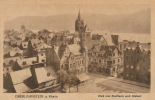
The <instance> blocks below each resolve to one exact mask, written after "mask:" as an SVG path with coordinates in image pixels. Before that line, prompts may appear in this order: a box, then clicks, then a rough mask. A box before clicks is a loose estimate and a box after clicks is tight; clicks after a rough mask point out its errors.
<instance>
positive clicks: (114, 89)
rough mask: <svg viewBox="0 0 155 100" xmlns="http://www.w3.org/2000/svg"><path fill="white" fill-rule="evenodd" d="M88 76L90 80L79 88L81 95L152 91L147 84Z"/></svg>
mask: <svg viewBox="0 0 155 100" xmlns="http://www.w3.org/2000/svg"><path fill="white" fill-rule="evenodd" d="M88 76H89V77H90V80H89V81H88V82H86V83H82V84H81V85H80V86H79V88H78V92H79V93H148V92H149V91H150V89H149V87H148V85H146V84H141V83H137V82H132V81H128V80H127V81H126V80H121V79H118V78H114V77H105V76H96V75H88ZM139 84H140V85H139ZM71 92H77V88H76V87H74V88H72V89H71Z"/></svg>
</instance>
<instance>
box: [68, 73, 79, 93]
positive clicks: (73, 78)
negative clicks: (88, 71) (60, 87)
mask: <svg viewBox="0 0 155 100" xmlns="http://www.w3.org/2000/svg"><path fill="white" fill-rule="evenodd" d="M68 82H69V92H70V87H72V86H77V92H78V85H79V84H80V80H79V78H78V77H77V76H75V75H71V76H69V81H68Z"/></svg>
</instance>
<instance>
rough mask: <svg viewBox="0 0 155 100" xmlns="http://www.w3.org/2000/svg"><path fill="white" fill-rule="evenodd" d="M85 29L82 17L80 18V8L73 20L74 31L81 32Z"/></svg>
mask: <svg viewBox="0 0 155 100" xmlns="http://www.w3.org/2000/svg"><path fill="white" fill-rule="evenodd" d="M84 30H85V25H84V21H83V19H81V15H80V10H79V14H78V18H77V19H76V21H75V31H77V32H79V33H82V32H84Z"/></svg>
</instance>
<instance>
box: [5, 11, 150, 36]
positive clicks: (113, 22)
mask: <svg viewBox="0 0 155 100" xmlns="http://www.w3.org/2000/svg"><path fill="white" fill-rule="evenodd" d="M81 17H82V18H83V19H84V21H85V22H87V25H88V26H89V29H91V30H110V31H111V32H115V33H150V30H151V29H150V28H151V11H150V9H145V10H141V11H138V12H135V13H127V14H121V15H106V14H98V13H96V14H84V13H81ZM76 18H77V15H72V14H64V15H53V16H20V17H17V18H15V19H12V20H9V21H7V22H6V23H5V29H15V30H19V29H20V27H21V25H25V26H26V27H27V28H28V29H29V30H41V29H47V30H50V31H52V30H64V29H65V30H74V23H75V20H76Z"/></svg>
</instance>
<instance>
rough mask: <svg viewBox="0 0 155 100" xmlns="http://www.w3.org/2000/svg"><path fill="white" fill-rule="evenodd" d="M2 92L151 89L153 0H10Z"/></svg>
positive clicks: (142, 91) (139, 91) (6, 24)
mask: <svg viewBox="0 0 155 100" xmlns="http://www.w3.org/2000/svg"><path fill="white" fill-rule="evenodd" d="M10 8H14V9H8V8H6V9H5V10H6V12H7V11H8V12H14V14H12V15H11V14H9V13H8V14H6V17H5V18H6V20H5V22H4V31H3V37H2V38H3V79H2V81H3V93H150V87H151V7H150V6H149V5H147V4H146V5H102V4H83V3H75V4H63V3H62V4H61V3H60V4H51V5H50V4H44V3H42V4H38V5H36V6H35V5H27V6H22V7H21V9H20V10H17V9H18V6H16V5H14V6H13V5H10Z"/></svg>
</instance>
